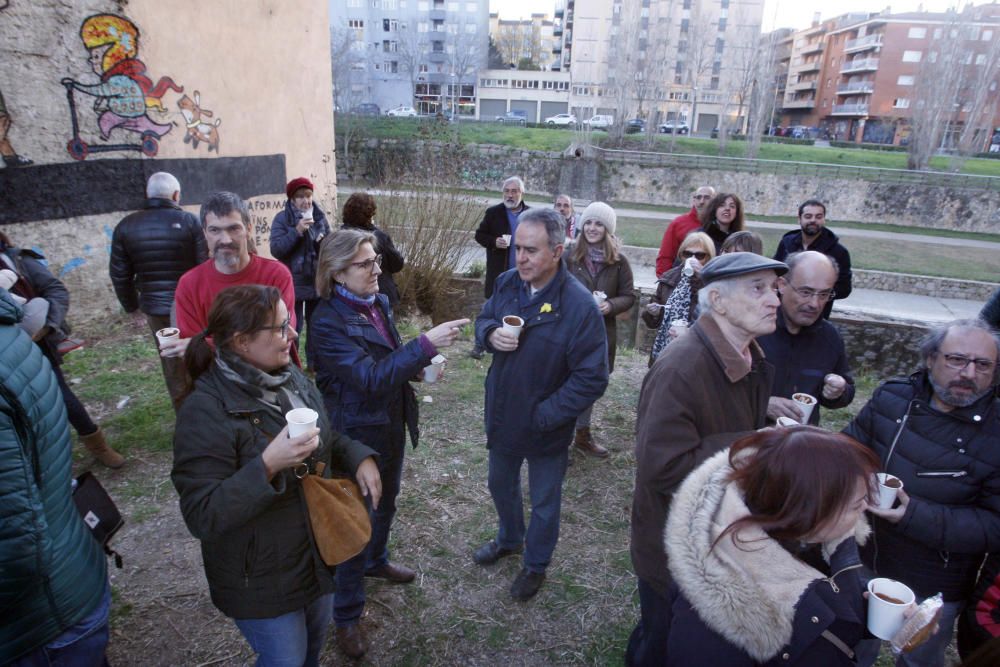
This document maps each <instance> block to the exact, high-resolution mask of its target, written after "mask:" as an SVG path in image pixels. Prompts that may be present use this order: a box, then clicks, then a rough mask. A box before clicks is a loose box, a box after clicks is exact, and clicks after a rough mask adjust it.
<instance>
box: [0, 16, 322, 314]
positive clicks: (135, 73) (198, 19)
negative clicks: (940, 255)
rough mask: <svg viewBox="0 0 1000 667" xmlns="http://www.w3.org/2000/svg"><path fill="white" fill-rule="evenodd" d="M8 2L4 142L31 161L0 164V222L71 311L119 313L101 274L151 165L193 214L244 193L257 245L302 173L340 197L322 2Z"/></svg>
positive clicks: (0, 58) (2, 23)
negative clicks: (175, 186) (214, 197)
mask: <svg viewBox="0 0 1000 667" xmlns="http://www.w3.org/2000/svg"><path fill="white" fill-rule="evenodd" d="M0 7H3V8H2V9H0V62H2V63H3V66H2V67H0V94H2V99H3V104H0V153H5V152H7V151H6V150H5V149H4V140H5V139H6V140H7V141H9V142H10V146H11V148H12V150H13V151H14V152H16V153H17V154H18V155H21V156H23V157H24V158H26V159H30V160H32V161H33V163H32V164H30V165H27V166H21V167H13V166H11V162H12V161H11V160H7V161H6V163H7V167H6V168H3V169H0V230H2V231H3V232H4V233H6V234H7V235H8V236H10V237H11V238H12V240H13V241H14V242H16V243H17V244H18V245H21V246H26V247H33V248H36V249H38V250H40V251H41V252H43V253H44V254H45V255H46V256H47V257H48V259H49V261H50V264H51V266H52V268H53V272H54V273H56V274H57V275H59V276H60V277H61V278H62V279H63V280H64V281H65V282H66V284H67V286H68V287H69V289H70V292H71V293H72V294H73V300H74V303H75V304H78V306H77V307H76V308H74V309H73V310H72V311H71V313H70V319H71V320H72V321H73V322H75V323H77V324H79V323H80V322H81V321H87V320H91V321H93V320H97V319H100V318H102V317H104V316H107V315H111V314H114V313H116V312H118V310H119V307H118V304H117V301H116V300H115V299H114V296H113V294H112V291H111V287H110V282H109V280H108V277H107V261H108V249H109V245H110V237H111V233H112V231H113V229H114V226H115V225H116V223H117V222H118V220H120V219H121V218H122V217H123V216H124V215H125V214H126V213H127V212H129V211H131V210H134V209H136V208H139V207H141V205H142V201H143V199H144V197H145V194H144V190H145V181H146V179H147V178H148V176H149V175H150V174H152V173H153V172H156V171H170V172H171V173H174V174H175V175H176V176H177V177H178V178H179V179H180V181H181V185H182V193H181V194H182V199H183V202H182V203H183V204H185V205H186V207H187V208H188V210H191V211H192V212H195V213H197V210H198V204H199V202H200V201H201V200H202V199H203V198H204V197H205V196H207V195H208V194H209V193H211V192H213V191H216V190H221V189H228V190H233V191H235V192H237V193H239V194H241V195H242V196H244V197H246V198H248V199H250V201H251V204H252V210H253V215H254V231H255V237H256V239H257V242H258V246H259V247H261V249H262V251H263V252H264V254H266V252H267V238H268V231H269V228H270V221H271V218H272V217H273V215H274V213H275V211H276V210H277V209H278V208H279V207H280V206H282V205H283V202H284V199H285V195H284V185H285V183H286V182H287V181H288V180H289V179H290V178H293V177H295V176H300V175H305V176H309V177H310V178H311V179H312V180H313V182H314V183H315V184H316V189H317V192H316V194H317V199H318V203H319V205H320V206H321V207H323V208H324V209H325V210H331V208H332V206H333V203H334V202H335V198H336V167H335V155H334V143H333V109H332V89H331V66H330V59H329V56H328V54H329V52H330V45H329V31H328V27H327V23H328V21H327V5H326V3H325V2H323V1H322V0H304V1H303V2H297V3H283V2H279V1H278V0H261V1H259V2H253V3H247V2H241V1H239V0H220V1H216V2H208V3H206V2H195V1H194V0H173V1H172V2H158V1H156V0H130V1H129V2H110V1H100V0H82V1H80V2H73V3H67V2H64V1H60V0H35V1H29V0H9V2H0ZM303 17H308V20H304V19H303ZM108 45H110V48H109V47H108ZM92 63H93V64H92ZM113 68H117V69H113ZM122 68H127V73H123V72H122ZM116 74H117V75H119V77H120V78H114V77H115V75H116ZM102 77H103V79H102ZM102 81H103V83H104V87H103V88H100V89H99V88H98V87H97V86H99V85H100V84H102ZM74 82H75V83H74ZM67 85H68V86H70V87H73V90H72V93H71V97H72V100H73V103H74V105H75V113H74V112H73V108H72V107H71V105H70V102H69V97H68V92H67ZM136 90H138V91H140V93H138V94H133V93H134V92H135V91H136ZM4 107H5V108H6V114H7V120H9V121H10V125H9V128H7V127H5V125H6V120H5V119H4V115H3V114H4V111H3V108H4ZM109 110H110V111H111V112H112V113H110V114H109ZM74 118H75V124H76V126H75V127H74ZM102 134H103V136H102Z"/></svg>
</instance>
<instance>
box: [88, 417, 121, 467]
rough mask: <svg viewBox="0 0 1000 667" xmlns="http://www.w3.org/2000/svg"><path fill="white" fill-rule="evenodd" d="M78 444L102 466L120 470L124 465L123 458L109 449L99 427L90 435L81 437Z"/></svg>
mask: <svg viewBox="0 0 1000 667" xmlns="http://www.w3.org/2000/svg"><path fill="white" fill-rule="evenodd" d="M80 442H82V443H83V446H84V447H86V448H87V451H88V452H90V453H91V454H93V455H94V458H95V459H97V460H98V461H100V463H101V464H102V465H105V466H107V467H109V468H121V467H122V466H123V465H125V457H124V456H122V455H121V454H119V453H118V452H116V451H115V450H113V449H111V446H110V445H108V442H107V440H105V439H104V431H102V430H101V428H100V427H98V428H97V430H96V431H94V432H93V433H91V434H90V435H81V436H80Z"/></svg>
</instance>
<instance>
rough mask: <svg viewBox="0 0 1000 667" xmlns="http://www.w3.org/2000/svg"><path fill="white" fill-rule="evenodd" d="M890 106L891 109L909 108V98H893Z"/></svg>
mask: <svg viewBox="0 0 1000 667" xmlns="http://www.w3.org/2000/svg"><path fill="white" fill-rule="evenodd" d="M892 108H893V109H909V108H910V100H909V99H907V98H905V97H897V98H896V99H894V100H893V101H892Z"/></svg>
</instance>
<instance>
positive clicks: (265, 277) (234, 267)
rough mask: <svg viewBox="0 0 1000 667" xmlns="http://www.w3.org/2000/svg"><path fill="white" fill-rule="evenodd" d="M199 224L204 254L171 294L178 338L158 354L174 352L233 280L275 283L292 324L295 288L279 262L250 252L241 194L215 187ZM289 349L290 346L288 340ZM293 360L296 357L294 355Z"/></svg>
mask: <svg viewBox="0 0 1000 667" xmlns="http://www.w3.org/2000/svg"><path fill="white" fill-rule="evenodd" d="M201 226H202V229H203V230H204V232H205V240H206V241H207V243H208V254H209V259H208V260H207V261H205V262H203V263H201V264H199V265H198V266H196V267H194V268H193V269H190V270H189V271H188V272H187V273H185V274H184V275H183V276H181V279H180V281H178V283H177V291H176V292H175V294H174V307H175V310H176V318H177V328H178V329H180V330H181V334H180V338H179V339H176V340H174V341H170V342H168V343H165V344H163V345H162V346H161V349H160V354H161V355H163V356H179V355H183V354H184V350H186V349H187V344H188V340H189V339H190V338H191V337H192V336H194V335H195V334H197V333H199V332H200V331H202V330H203V329H204V328H205V326H206V325H207V324H208V311H209V310H210V309H211V307H212V302H213V301H214V300H215V296H216V295H217V294H218V293H219V292H221V291H222V290H223V289H225V288H226V287H233V286H234V285H269V286H272V287H277V288H278V290H279V291H280V292H281V298H282V300H283V301H284V302H285V305H286V306H287V307H288V313H289V317H290V318H291V326H292V327H294V326H295V287H294V285H293V283H292V274H291V273H289V271H288V269H287V268H286V267H285V265H284V264H282V263H281V262H278V261H275V260H273V259H266V258H264V257H261V256H260V255H257V254H256V253H255V254H250V211H249V209H248V208H247V205H246V202H244V201H243V199H242V197H240V196H239V195H237V194H234V193H232V192H216V193H214V194H212V195H211V196H210V197H209V198H208V199H207V200H206V201H205V202H204V203H203V204H202V205H201ZM293 348H294V345H293ZM293 358H295V359H296V363H298V361H297V357H293Z"/></svg>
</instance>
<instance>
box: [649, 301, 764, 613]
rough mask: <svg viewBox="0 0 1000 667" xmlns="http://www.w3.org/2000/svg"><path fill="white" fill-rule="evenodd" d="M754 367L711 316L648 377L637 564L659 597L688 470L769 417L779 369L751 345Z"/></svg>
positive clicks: (678, 343) (668, 352)
mask: <svg viewBox="0 0 1000 667" xmlns="http://www.w3.org/2000/svg"><path fill="white" fill-rule="evenodd" d="M750 354H751V357H752V358H753V363H752V365H751V366H749V367H748V366H747V363H746V361H745V360H744V358H743V356H742V355H740V353H739V352H738V351H737V350H735V349H734V348H733V347H732V345H731V344H730V343H729V342H728V341H727V340H726V339H725V338H724V337H723V335H722V331H721V330H720V329H719V325H718V323H717V322H716V320H715V316H714V315H713V314H712V313H705V314H703V315H702V316H701V317H700V318H698V321H697V322H695V324H694V325H693V326H692V327H691V329H690V331H688V333H686V334H685V335H683V336H681V337H680V338H678V339H677V340H675V341H674V342H673V343H671V344H670V345H669V346H667V348H666V349H665V350H664V351H663V354H661V355H660V357H659V358H658V359H657V360H656V363H654V364H653V367H652V368H651V369H650V370H649V372H648V373H647V374H646V378H645V380H643V383H642V391H641V392H640V394H639V412H638V418H637V422H636V442H635V458H636V476H635V493H634V495H633V497H632V540H631V541H632V546H631V552H632V565H633V566H634V567H635V573H636V575H637V576H638V577H639V578H640V579H642V580H643V581H645V582H647V583H648V584H650V585H651V586H652V587H653V588H654V589H656V590H657V591H658V592H660V594H666V590H667V587H668V585H669V582H670V575H669V573H668V571H667V556H666V552H665V551H664V546H663V529H664V526H665V524H666V521H667V512H668V510H669V508H670V501H671V499H672V497H673V494H674V491H676V490H677V488H678V487H679V486H680V484H681V482H683V481H684V478H685V477H687V475H688V473H690V472H691V471H692V470H694V469H695V468H697V467H698V466H699V465H701V463H702V462H703V461H705V460H706V459H708V458H709V457H711V456H712V455H713V454H715V453H716V452H718V451H720V450H722V449H725V448H726V447H728V446H729V445H731V444H732V443H733V442H734V441H735V440H737V439H739V438H740V437H742V436H744V435H747V434H748V433H749V432H750V431H753V430H755V429H758V428H762V427H763V426H764V425H765V419H766V415H767V399H768V397H769V396H770V394H771V380H772V378H773V376H774V367H773V366H771V364H769V363H768V362H766V361H765V360H764V353H763V352H762V351H761V349H760V347H759V346H758V345H757V343H751V345H750Z"/></svg>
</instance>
